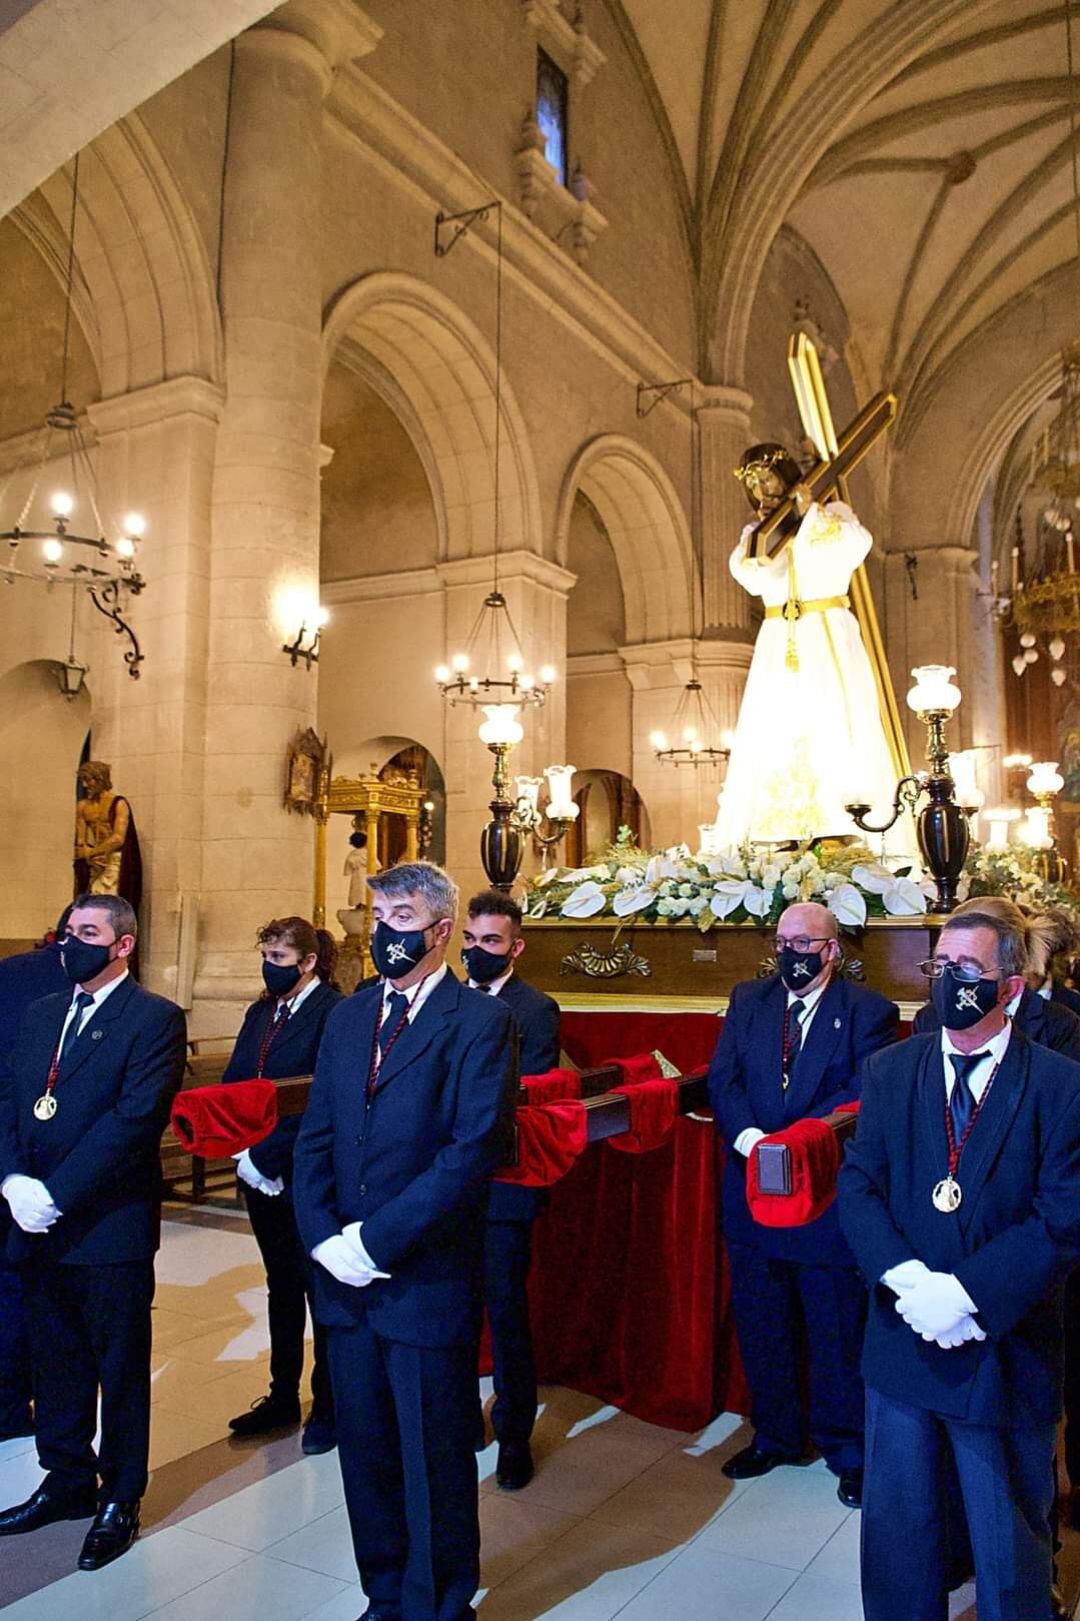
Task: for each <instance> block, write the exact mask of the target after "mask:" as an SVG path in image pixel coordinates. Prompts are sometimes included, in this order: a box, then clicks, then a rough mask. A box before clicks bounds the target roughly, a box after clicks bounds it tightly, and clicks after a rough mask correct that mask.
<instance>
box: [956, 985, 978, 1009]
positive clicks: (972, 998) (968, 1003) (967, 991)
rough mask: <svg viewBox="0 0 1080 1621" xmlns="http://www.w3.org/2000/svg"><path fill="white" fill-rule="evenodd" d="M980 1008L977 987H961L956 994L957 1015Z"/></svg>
mask: <svg viewBox="0 0 1080 1621" xmlns="http://www.w3.org/2000/svg"><path fill="white" fill-rule="evenodd" d="M978 1006H979V998H978V997H977V996H976V994H975V987H974V986H973V985H961V987H960V989H959V990H958V991H957V993H956V1011H957V1013H962V1012H963V1011H964V1009H965V1008H968V1007H971V1008H977V1007H978Z"/></svg>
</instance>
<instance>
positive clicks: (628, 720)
mask: <svg viewBox="0 0 1080 1621" xmlns="http://www.w3.org/2000/svg"><path fill="white" fill-rule="evenodd" d="M566 679H567V703H566V757H567V760H568V762H569V763H570V764H571V765H575V766H576V767H577V769H578V770H579V771H617V772H618V773H619V775H620V776H623V777H632V775H633V752H634V751H633V705H632V696H633V695H632V693H631V690H630V685H629V683H628V681H627V679H626V672H625V671H624V669H623V667H622V661H621V660H620V659H619V658H618V657H617V655H611V654H608V655H607V656H606V657H605V656H599V657H591V658H590V657H589V656H588V655H587V654H586V655H584V656H581V657H578V658H573V657H571V658H570V659H569V660H568V661H567V678H566Z"/></svg>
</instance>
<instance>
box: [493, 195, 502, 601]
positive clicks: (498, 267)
mask: <svg viewBox="0 0 1080 1621" xmlns="http://www.w3.org/2000/svg"><path fill="white" fill-rule="evenodd" d="M495 210H496V213H495V219H496V225H495V535H494V543H493V547H492V579H493V585H494V589H495V590H496V591H498V589H499V538H500V521H499V519H500V513H499V490H500V476H501V466H500V463H501V461H502V456H501V453H500V452H501V446H502V294H503V247H502V222H503V216H502V203H501V202H500V203H496V204H495Z"/></svg>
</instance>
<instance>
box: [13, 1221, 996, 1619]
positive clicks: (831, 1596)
mask: <svg viewBox="0 0 1080 1621" xmlns="http://www.w3.org/2000/svg"><path fill="white" fill-rule="evenodd" d="M251 1256H252V1246H251V1241H250V1239H249V1238H248V1237H247V1235H246V1234H244V1233H241V1232H237V1233H236V1234H235V1235H234V1234H232V1233H218V1232H208V1231H205V1230H200V1229H193V1228H178V1227H170V1228H169V1229H168V1237H167V1240H166V1245H165V1249H164V1250H163V1252H162V1259H161V1267H160V1273H159V1275H160V1278H161V1282H162V1287H161V1292H160V1294H159V1299H160V1300H161V1302H162V1306H161V1312H162V1327H161V1330H160V1331H159V1333H158V1337H157V1348H156V1353H155V1358H156V1368H157V1388H158V1403H157V1406H156V1410H155V1415H154V1422H155V1428H156V1431H157V1432H158V1433H157V1439H156V1442H155V1447H156V1454H157V1456H156V1461H157V1464H158V1466H159V1467H160V1466H161V1465H162V1464H163V1463H165V1462H167V1461H169V1460H170V1458H175V1457H177V1456H180V1455H182V1454H183V1453H184V1452H192V1451H194V1450H196V1449H197V1447H198V1445H199V1444H200V1442H201V1437H202V1433H203V1432H205V1433H206V1434H207V1435H209V1434H210V1433H211V1432H212V1434H213V1438H214V1440H215V1441H216V1440H219V1439H220V1436H221V1435H222V1434H223V1433H224V1422H225V1418H226V1417H227V1416H228V1414H229V1413H230V1412H233V1411H235V1410H236V1409H237V1407H238V1406H242V1405H243V1404H244V1401H245V1400H250V1399H251V1397H252V1395H253V1394H256V1393H257V1392H258V1391H259V1390H260V1389H262V1388H264V1384H263V1381H264V1379H265V1371H264V1354H265V1346H264V1343H263V1341H262V1338H261V1331H260V1328H259V1326H258V1324H257V1321H256V1323H254V1324H253V1322H252V1319H251V1313H250V1311H248V1310H247V1309H246V1308H247V1307H248V1306H252V1307H255V1308H256V1310H257V1309H258V1295H257V1294H256V1295H255V1296H254V1297H253V1296H252V1295H250V1294H248V1291H249V1290H250V1289H252V1288H253V1284H254V1280H253V1279H252V1277H251V1274H250V1270H249V1268H250V1265H251ZM187 1289H195V1290H197V1292H198V1296H199V1304H200V1308H201V1310H200V1313H199V1316H200V1318H201V1323H199V1322H194V1323H193V1320H192V1318H191V1317H188V1319H187V1321H186V1323H185V1322H184V1321H183V1316H184V1313H183V1311H182V1309H181V1307H182V1305H183V1303H184V1302H183V1291H184V1290H187ZM192 1298H194V1297H192ZM165 1313H168V1314H169V1317H168V1318H166V1317H165V1315H164V1314H165ZM260 1315H261V1313H260ZM174 1319H175V1320H174ZM208 1322H210V1323H211V1324H212V1326H211V1327H210V1328H207V1326H206V1325H207V1323H208ZM185 1329H187V1330H194V1331H192V1332H185ZM489 1384H490V1382H489V1381H485V1385H487V1386H489ZM486 1393H489V1390H488V1391H487V1392H486ZM543 1394H544V1398H545V1400H544V1410H543V1413H542V1415H541V1418H540V1422H539V1425H538V1429H537V1438H536V1439H537V1453H538V1457H539V1460H540V1466H539V1469H538V1473H537V1476H536V1478H535V1480H534V1481H533V1483H532V1484H531V1485H530V1486H529V1487H528V1488H527V1489H526V1490H525V1491H524V1492H521V1493H517V1494H515V1495H513V1496H511V1495H508V1494H505V1493H500V1492H498V1491H497V1490H496V1489H495V1488H494V1481H493V1471H494V1464H495V1449H494V1447H489V1448H488V1449H487V1451H486V1452H485V1453H483V1454H481V1455H480V1458H479V1467H480V1476H481V1493H482V1497H481V1525H482V1533H483V1560H484V1564H483V1581H484V1583H485V1587H484V1589H483V1590H482V1598H481V1602H480V1609H479V1614H480V1617H481V1621H539V1618H541V1617H551V1618H556V1617H557V1618H558V1621H610V1618H612V1617H614V1616H619V1617H620V1618H623V1621H661V1618H667V1617H670V1616H677V1617H678V1621H717V1618H722V1621H765V1618H766V1617H769V1618H772V1621H861V1617H862V1608H861V1605H860V1602H859V1589H858V1528H859V1516H858V1514H853V1513H850V1512H848V1511H847V1510H846V1509H845V1508H843V1507H842V1505H841V1504H840V1503H839V1502H838V1501H837V1498H836V1483H835V1480H834V1479H833V1477H832V1476H831V1475H829V1474H828V1472H827V1471H826V1470H825V1468H824V1466H823V1465H822V1464H815V1465H814V1466H812V1467H811V1468H809V1469H801V1470H794V1469H783V1470H778V1471H776V1472H775V1473H774V1474H772V1475H770V1476H769V1477H767V1478H766V1479H764V1480H760V1481H754V1482H750V1483H747V1484H743V1485H738V1486H733V1485H732V1484H731V1483H730V1482H728V1481H726V1480H725V1479H724V1477H723V1476H722V1475H721V1473H720V1463H721V1461H722V1460H723V1457H724V1456H726V1455H727V1453H729V1452H730V1451H731V1450H733V1449H734V1447H735V1446H736V1445H737V1444H738V1439H737V1432H738V1431H739V1429H740V1426H741V1422H742V1421H741V1420H739V1419H737V1418H734V1417H731V1416H729V1415H725V1416H723V1417H721V1418H719V1419H717V1420H716V1421H715V1422H714V1423H713V1424H712V1425H710V1426H709V1428H708V1429H707V1430H706V1431H704V1432H702V1433H701V1434H700V1435H697V1436H687V1435H685V1434H682V1433H680V1432H677V1431H674V1430H661V1429H657V1428H655V1427H654V1426H651V1425H648V1424H645V1423H642V1422H641V1421H640V1420H638V1419H634V1418H631V1417H629V1416H628V1415H627V1414H624V1413H619V1412H617V1411H616V1410H615V1409H613V1408H608V1407H601V1406H600V1404H599V1403H598V1402H596V1401H593V1400H591V1399H590V1398H587V1397H584V1396H580V1395H577V1394H575V1393H574V1392H571V1391H567V1390H562V1389H550V1390H546V1391H545V1392H544V1393H543ZM195 1395H197V1396H198V1402H197V1411H196V1409H195V1406H194V1405H193V1402H194V1397H195ZM238 1398H240V1399H239V1400H238ZM165 1403H167V1404H168V1405H164V1404H165ZM170 1419H171V1420H173V1423H171V1424H170V1422H169V1420H170ZM195 1423H197V1426H198V1428H197V1431H196V1433H195V1434H194V1436H193V1432H192V1425H193V1424H195ZM182 1437H183V1438H184V1439H181V1438H182ZM193 1441H194V1444H192V1443H193ZM37 1478H38V1471H37V1468H36V1464H35V1460H34V1456H33V1452H32V1444H31V1446H30V1447H29V1448H28V1445H27V1443H25V1442H9V1443H7V1444H6V1445H5V1446H0V1501H3V1502H5V1503H7V1502H14V1501H18V1500H19V1498H20V1496H21V1495H23V1493H24V1488H26V1489H30V1488H32V1486H33V1485H34V1484H35V1483H36V1480H37ZM152 1496H153V1485H151V1491H150V1497H149V1498H148V1501H152ZM30 1553H31V1546H30V1543H29V1542H28V1543H26V1544H20V1543H11V1542H9V1543H7V1544H6V1546H5V1547H4V1557H15V1556H17V1555H23V1554H24V1555H26V1556H28V1555H29V1554H30ZM363 1608H364V1599H363V1596H362V1594H361V1591H360V1589H359V1586H358V1585H357V1582H356V1572H355V1567H354V1564H353V1560H352V1551H351V1547H350V1543H349V1535H348V1527H347V1524H346V1519H345V1512H344V1508H343V1506H342V1491H341V1480H340V1474H339V1470H338V1463H337V1457H336V1455H335V1454H329V1455H327V1456H324V1457H321V1458H310V1459H306V1458H302V1459H298V1460H297V1461H296V1462H295V1463H293V1464H290V1465H289V1466H288V1467H287V1468H284V1469H282V1470H280V1471H279V1472H277V1473H275V1474H273V1475H270V1476H269V1478H267V1479H263V1480H260V1481H258V1482H257V1483H255V1484H253V1485H249V1486H246V1487H244V1488H243V1489H241V1490H239V1491H237V1492H235V1493H233V1495H231V1496H229V1497H227V1498H225V1499H224V1500H222V1501H221V1502H218V1503H215V1504H214V1505H213V1506H211V1507H209V1508H204V1509H202V1510H200V1511H199V1512H196V1513H194V1514H191V1515H190V1516H189V1517H188V1518H186V1519H184V1520H183V1522H182V1523H181V1524H172V1525H168V1526H166V1527H164V1528H163V1529H160V1530H157V1531H154V1532H152V1533H151V1534H150V1535H147V1536H145V1537H143V1539H142V1540H141V1541H140V1542H139V1543H138V1544H137V1545H136V1547H135V1548H134V1549H133V1550H132V1551H131V1553H129V1554H128V1555H127V1556H126V1557H125V1558H123V1559H122V1560H120V1561H119V1562H118V1563H117V1564H115V1565H113V1566H110V1567H109V1568H108V1569H106V1570H104V1571H101V1572H98V1573H96V1574H94V1575H85V1574H80V1573H78V1572H75V1573H73V1574H71V1575H70V1576H66V1577H63V1578H62V1579H61V1580H59V1581H57V1582H54V1583H53V1584H52V1585H51V1586H49V1587H46V1588H42V1589H41V1590H39V1591H38V1592H36V1593H32V1594H30V1595H29V1596H28V1597H26V1598H22V1599H19V1600H17V1601H16V1602H15V1603H13V1604H11V1605H9V1606H8V1607H7V1609H6V1610H5V1611H4V1616H5V1621H68V1618H71V1621H139V1618H140V1617H144V1616H153V1617H155V1621H219V1618H220V1617H221V1616H223V1615H225V1616H228V1617H229V1618H230V1621H299V1618H300V1617H311V1618H312V1621H315V1618H318V1621H355V1618H356V1617H357V1616H359V1615H360V1614H361V1613H362V1611H363ZM953 1613H954V1615H964V1616H968V1617H972V1616H973V1614H974V1612H973V1611H972V1610H971V1609H969V1608H968V1606H967V1604H966V1602H961V1603H958V1604H957V1605H956V1606H954V1612H953Z"/></svg>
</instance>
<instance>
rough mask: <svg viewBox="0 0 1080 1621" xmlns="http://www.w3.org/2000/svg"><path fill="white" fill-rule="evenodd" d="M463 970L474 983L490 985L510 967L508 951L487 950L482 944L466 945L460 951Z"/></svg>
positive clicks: (510, 958) (511, 959) (510, 960)
mask: <svg viewBox="0 0 1080 1621" xmlns="http://www.w3.org/2000/svg"><path fill="white" fill-rule="evenodd" d="M461 961H462V963H463V965H464V968H465V972H466V973H467V974H468V976H469V978H470V979H471V980H472V982H473V984H474V985H490V984H491V982H492V980H493V979H499V978H500V977H501V976H502V975H503V974H505V973H506V971H507V969H508V968H509V967H510V964H511V962H512V961H513V958H512V957H511V955H510V953H509V951H487V950H485V948H484V947H483V946H466V947H465V948H464V950H463V951H462V953H461Z"/></svg>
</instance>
